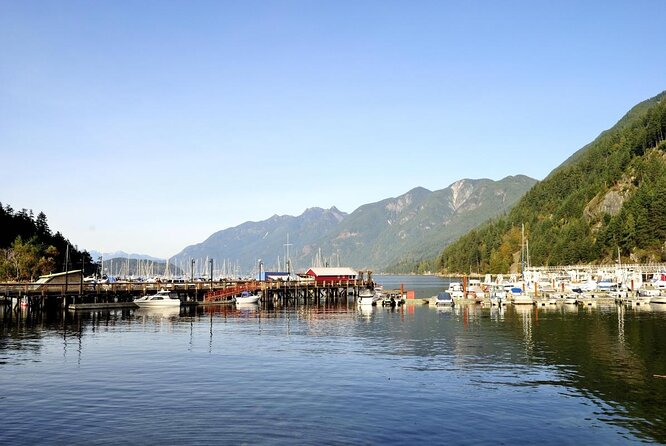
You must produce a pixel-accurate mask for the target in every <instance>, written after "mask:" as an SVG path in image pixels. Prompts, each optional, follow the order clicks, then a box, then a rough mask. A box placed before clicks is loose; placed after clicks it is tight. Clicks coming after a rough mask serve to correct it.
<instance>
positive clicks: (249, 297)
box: [234, 291, 261, 304]
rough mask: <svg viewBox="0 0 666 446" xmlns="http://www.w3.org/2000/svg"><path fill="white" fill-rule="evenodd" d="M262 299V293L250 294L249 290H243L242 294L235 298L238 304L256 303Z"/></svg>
mask: <svg viewBox="0 0 666 446" xmlns="http://www.w3.org/2000/svg"><path fill="white" fill-rule="evenodd" d="M260 299H261V296H260V295H258V294H250V293H249V292H248V291H243V292H242V293H241V295H240V296H237V297H235V298H234V300H235V301H236V303H237V304H256V303H258V302H259V300H260Z"/></svg>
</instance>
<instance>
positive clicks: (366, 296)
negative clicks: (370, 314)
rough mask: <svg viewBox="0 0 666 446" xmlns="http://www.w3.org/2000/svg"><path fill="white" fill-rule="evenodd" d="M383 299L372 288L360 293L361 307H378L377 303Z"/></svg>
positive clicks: (359, 301) (359, 302)
mask: <svg viewBox="0 0 666 446" xmlns="http://www.w3.org/2000/svg"><path fill="white" fill-rule="evenodd" d="M381 299H382V297H381V293H377V292H375V291H374V290H371V289H370V288H364V289H362V290H361V291H359V292H358V304H359V305H376V304H377V301H378V300H381Z"/></svg>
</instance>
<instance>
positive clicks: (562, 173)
mask: <svg viewBox="0 0 666 446" xmlns="http://www.w3.org/2000/svg"><path fill="white" fill-rule="evenodd" d="M665 135H666V92H664V93H661V94H660V95H659V96H656V97H655V98H652V99H650V100H648V101H645V102H643V103H641V104H638V105H637V106H636V107H634V108H633V109H632V110H631V111H630V112H629V113H627V115H625V116H624V117H623V118H622V119H621V120H620V121H619V122H618V123H617V124H616V125H615V126H614V127H613V128H612V129H610V130H607V131H605V132H603V133H602V134H601V135H600V136H599V137H598V138H597V139H596V140H594V141H593V142H592V143H590V144H588V145H587V146H585V147H584V148H583V149H581V150H579V151H578V152H576V153H575V154H574V155H573V156H572V157H570V158H569V159H568V160H567V161H565V162H564V163H563V164H562V165H561V166H559V167H558V168H557V169H555V170H554V171H553V172H552V173H551V174H550V175H549V176H548V177H547V178H546V179H545V180H543V181H542V182H540V183H539V184H537V185H536V186H535V187H533V188H532V189H531V190H530V191H529V192H528V193H527V194H526V195H525V196H524V197H523V198H522V199H521V200H520V201H519V202H518V204H517V205H516V206H515V207H514V208H513V209H512V210H511V211H510V213H509V214H508V215H507V216H506V217H504V218H501V219H499V220H496V221H493V222H490V223H488V224H486V225H484V226H483V227H482V228H480V229H478V230H476V231H472V232H470V233H468V234H467V235H465V236H464V237H462V238H461V239H459V240H458V241H456V242H455V243H453V244H452V245H450V246H449V247H448V248H446V249H445V250H444V251H443V252H442V254H441V255H440V256H439V258H438V261H437V264H438V267H439V268H440V269H441V270H444V271H447V272H466V271H469V264H470V262H472V261H475V262H476V263H477V264H478V265H479V267H480V270H481V271H480V272H498V273H499V272H502V273H503V272H507V271H508V269H509V268H508V267H509V266H510V265H511V263H512V256H513V255H514V254H515V253H516V252H517V251H519V250H520V246H515V243H512V242H511V240H512V238H511V237H510V236H507V234H509V233H510V231H512V230H515V228H516V227H519V226H520V225H521V224H525V227H526V231H527V233H526V235H527V238H528V239H529V245H530V258H531V263H532V264H533V265H566V264H576V263H593V262H602V261H609V260H614V259H615V258H616V257H617V250H618V248H619V249H620V252H621V254H622V256H625V257H629V256H630V258H631V259H633V260H635V261H660V260H662V259H663V258H664V257H665V256H666V253H665V252H664V242H665V241H666V153H665V152H666V141H665V140H664V136H665ZM609 191H616V192H617V195H621V196H623V197H624V201H623V202H622V203H621V206H620V210H619V212H617V213H613V214H611V213H609V212H610V211H608V210H607V209H602V208H598V209H597V208H595V207H594V206H592V204H593V203H595V202H596V203H600V202H602V201H603V199H604V197H606V195H607V194H608V192H609ZM512 228H513V229H512Z"/></svg>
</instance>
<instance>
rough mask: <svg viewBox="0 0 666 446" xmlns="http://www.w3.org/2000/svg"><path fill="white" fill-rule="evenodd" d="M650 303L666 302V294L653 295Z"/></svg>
mask: <svg viewBox="0 0 666 446" xmlns="http://www.w3.org/2000/svg"><path fill="white" fill-rule="evenodd" d="M650 303H651V304H666V296H664V295H659V296H653V297H651V298H650Z"/></svg>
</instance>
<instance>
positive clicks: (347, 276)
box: [305, 268, 358, 283]
mask: <svg viewBox="0 0 666 446" xmlns="http://www.w3.org/2000/svg"><path fill="white" fill-rule="evenodd" d="M305 274H306V275H308V276H311V277H314V280H315V282H317V283H321V282H334V281H335V282H338V281H346V280H356V277H357V276H358V273H357V272H356V271H354V270H353V269H351V268H310V269H309V270H308V272H306V273H305Z"/></svg>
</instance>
